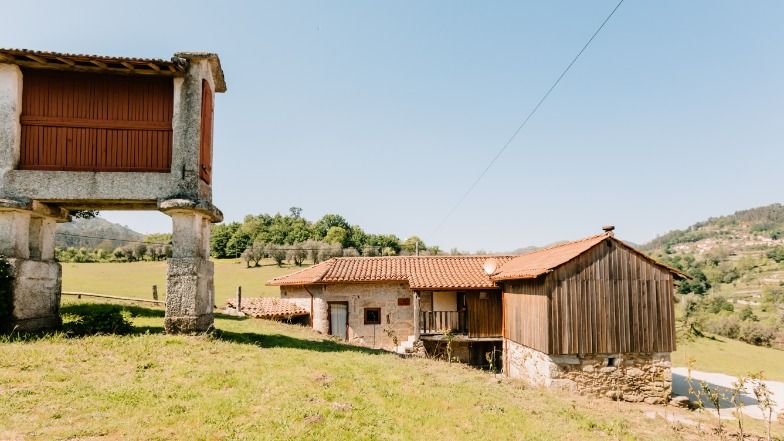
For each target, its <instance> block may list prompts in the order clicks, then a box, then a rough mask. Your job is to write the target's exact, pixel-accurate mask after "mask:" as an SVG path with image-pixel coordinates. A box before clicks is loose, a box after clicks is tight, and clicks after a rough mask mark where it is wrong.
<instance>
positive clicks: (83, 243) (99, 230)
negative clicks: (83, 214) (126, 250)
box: [55, 217, 144, 251]
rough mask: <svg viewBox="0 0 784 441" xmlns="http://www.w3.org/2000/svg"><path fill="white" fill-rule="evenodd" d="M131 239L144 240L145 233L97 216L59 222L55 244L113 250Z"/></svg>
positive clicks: (61, 246) (62, 246)
mask: <svg viewBox="0 0 784 441" xmlns="http://www.w3.org/2000/svg"><path fill="white" fill-rule="evenodd" d="M80 236H87V237H80ZM129 240H132V241H142V240H144V235H143V234H141V233H137V232H136V231H133V230H131V229H130V228H128V227H126V226H123V225H120V224H115V223H112V222H109V221H107V220H106V219H103V218H100V217H97V218H94V219H74V220H73V221H72V222H69V223H66V224H58V225H57V235H56V236H55V246H57V247H58V248H69V247H73V248H88V249H94V248H100V249H104V250H107V251H111V250H114V249H115V248H117V247H119V246H123V245H127V244H128V242H126V241H129Z"/></svg>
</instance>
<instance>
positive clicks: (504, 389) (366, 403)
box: [0, 303, 778, 440]
mask: <svg viewBox="0 0 784 441" xmlns="http://www.w3.org/2000/svg"><path fill="white" fill-rule="evenodd" d="M101 308H105V307H103V306H100V305H95V304H84V303H80V304H67V305H65V306H64V308H63V313H64V314H65V319H66V321H73V320H75V319H76V318H79V317H85V316H87V315H89V314H94V313H95V311H96V310H100V309H101ZM126 311H127V312H129V313H132V314H133V315H134V316H135V317H134V318H133V319H132V320H133V325H134V328H133V329H132V331H131V334H130V335H125V336H118V335H102V336H87V337H82V338H74V337H66V336H63V335H55V336H44V337H35V336H31V337H28V338H11V339H9V338H6V339H5V341H3V350H2V351H1V352H0V379H2V380H0V390H1V391H2V392H3V393H0V439H25V440H44V439H98V438H100V439H128V440H135V439H140V440H141V439H144V440H147V439H167V440H191V439H235V440H241V439H321V440H350V439H351V440H353V439H392V440H408V439H423V440H425V439H426V440H432V439H453V440H461V439H465V440H475V439H499V440H505V439H530V440H606V439H612V440H635V439H639V440H698V439H706V437H709V436H711V434H712V430H713V428H714V427H715V419H714V417H712V416H711V415H709V414H706V413H703V414H698V413H692V412H689V411H686V410H679V409H668V410H667V412H668V414H670V415H672V414H673V413H676V414H677V415H678V417H679V418H681V420H683V419H685V420H687V421H689V425H682V424H679V423H676V424H669V423H667V422H666V421H665V420H664V419H663V418H662V417H661V416H659V417H657V416H656V414H657V413H659V414H661V412H662V409H660V408H659V407H657V406H649V405H644V404H628V403H623V402H612V401H610V400H596V399H591V398H587V397H580V396H577V395H572V394H568V393H558V392H555V391H547V390H543V389H539V388H532V387H528V386H525V385H524V384H523V383H520V382H515V381H508V380H505V379H503V378H501V377H496V376H495V375H493V374H490V373H488V372H483V371H479V370H475V369H471V368H468V367H466V366H465V365H459V364H449V363H446V362H443V361H436V360H429V359H418V358H417V359H405V358H401V357H399V356H397V355H395V354H391V353H383V352H379V351H373V350H369V349H364V348H360V347H355V346H348V345H343V344H340V343H337V342H334V341H332V340H329V339H327V338H325V337H324V336H322V335H319V334H316V333H315V332H313V331H311V330H309V329H307V328H304V327H300V326H295V325H285V324H280V323H275V322H269V321H265V320H253V319H246V320H242V319H236V318H231V317H225V316H219V317H217V319H216V327H217V329H218V331H217V332H215V333H214V334H212V335H205V336H198V337H188V336H175V335H165V334H163V332H162V321H163V317H162V316H163V311H162V310H160V309H146V308H134V307H128V308H127V309H126ZM747 421H748V420H747ZM748 424H750V425H751V427H749V428H748V429H747V430H749V429H751V430H753V431H756V432H757V433H761V426H760V425H759V424H758V423H755V422H751V421H748ZM774 430H778V425H777V426H774Z"/></svg>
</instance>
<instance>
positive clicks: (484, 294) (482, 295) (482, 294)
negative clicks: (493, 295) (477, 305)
mask: <svg viewBox="0 0 784 441" xmlns="http://www.w3.org/2000/svg"><path fill="white" fill-rule="evenodd" d="M479 300H487V291H481V292H480V293H479Z"/></svg>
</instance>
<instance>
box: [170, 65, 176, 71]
mask: <svg viewBox="0 0 784 441" xmlns="http://www.w3.org/2000/svg"><path fill="white" fill-rule="evenodd" d="M169 70H170V71H172V72H177V69H175V68H174V65H173V64H170V65H169Z"/></svg>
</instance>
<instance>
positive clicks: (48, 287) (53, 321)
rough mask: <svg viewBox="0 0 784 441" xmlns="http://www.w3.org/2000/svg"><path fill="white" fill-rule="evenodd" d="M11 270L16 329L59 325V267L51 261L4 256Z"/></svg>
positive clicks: (37, 328) (60, 272) (29, 329)
mask: <svg viewBox="0 0 784 441" xmlns="http://www.w3.org/2000/svg"><path fill="white" fill-rule="evenodd" d="M8 262H9V263H10V264H11V266H12V267H13V270H14V282H13V293H14V311H13V317H14V323H13V324H12V327H13V328H14V329H16V330H17V331H33V330H40V329H52V328H57V327H58V326H60V324H61V322H60V287H61V283H62V282H61V276H62V270H61V267H60V264H59V263H57V262H53V261H35V260H29V259H8Z"/></svg>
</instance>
